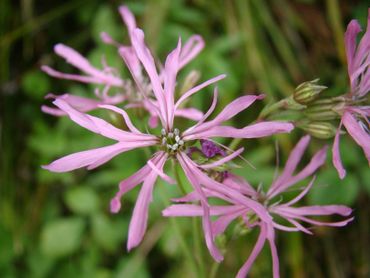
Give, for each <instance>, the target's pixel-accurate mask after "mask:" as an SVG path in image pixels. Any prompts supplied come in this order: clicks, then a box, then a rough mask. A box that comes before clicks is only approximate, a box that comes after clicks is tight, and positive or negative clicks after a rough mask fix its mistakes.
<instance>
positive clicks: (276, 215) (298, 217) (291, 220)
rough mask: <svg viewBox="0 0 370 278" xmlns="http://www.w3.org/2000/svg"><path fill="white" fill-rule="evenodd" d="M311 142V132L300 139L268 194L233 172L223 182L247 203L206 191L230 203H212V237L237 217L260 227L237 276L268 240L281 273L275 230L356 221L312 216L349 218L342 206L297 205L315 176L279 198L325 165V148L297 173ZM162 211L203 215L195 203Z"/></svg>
mask: <svg viewBox="0 0 370 278" xmlns="http://www.w3.org/2000/svg"><path fill="white" fill-rule="evenodd" d="M309 141H310V137H309V136H308V135H307V136H305V137H303V138H302V139H301V140H300V141H299V143H298V144H297V145H296V147H295V148H294V149H293V150H292V152H291V154H290V156H289V158H288V161H287V163H286V165H285V168H284V170H283V172H282V173H281V175H280V176H278V177H277V178H276V179H275V180H274V181H273V182H272V184H271V186H270V188H269V189H268V191H267V193H264V192H263V191H262V190H261V189H258V190H256V189H255V188H254V187H253V186H251V185H250V184H249V183H248V182H247V181H245V180H244V179H243V178H241V177H238V176H236V175H234V174H230V175H229V176H228V177H227V178H226V179H225V180H224V181H223V184H224V186H225V187H227V188H229V189H230V190H233V191H238V192H240V193H241V194H243V195H244V196H245V197H246V198H248V199H249V200H250V201H249V203H248V204H245V203H241V202H239V201H238V200H236V199H234V198H233V197H231V196H228V195H224V194H222V193H220V192H218V191H213V190H212V189H209V188H207V189H205V190H204V191H205V194H206V196H207V197H208V198H216V199H221V200H223V201H225V202H226V203H227V204H226V205H212V206H211V207H210V214H211V215H212V216H214V217H217V219H216V220H215V221H214V222H213V223H212V232H213V236H217V235H220V234H222V233H224V231H225V230H226V228H227V227H228V226H229V224H230V223H231V222H232V221H234V220H239V223H240V222H241V223H242V224H243V225H244V226H245V228H246V229H253V228H256V227H258V228H259V230H260V234H259V237H258V239H257V242H256V244H255V246H254V248H253V250H252V252H251V254H250V256H249V258H248V259H247V260H246V262H245V263H244V265H243V266H242V267H241V269H240V270H239V272H238V274H237V276H236V277H238V278H243V277H246V276H247V274H248V272H249V270H250V269H251V267H252V264H253V262H254V261H255V259H256V258H257V256H258V254H259V253H260V252H261V250H262V248H263V246H264V244H265V242H266V241H267V242H268V243H269V246H270V249H271V254H272V262H273V277H274V278H278V277H279V276H280V275H279V258H278V253H277V248H276V244H275V241H274V236H275V234H274V230H280V231H285V232H298V231H301V232H304V233H307V234H312V232H311V230H310V229H309V228H306V227H304V226H303V225H302V224H301V223H300V222H305V223H308V224H313V225H317V226H334V227H341V226H345V225H347V224H348V223H349V222H350V221H352V220H353V218H351V217H350V218H347V219H345V220H343V221H339V222H322V221H319V220H316V219H312V216H326V215H333V214H338V215H341V216H346V217H347V216H349V215H350V214H351V212H352V210H351V209H350V208H348V207H346V206H342V205H324V206H301V207H299V206H296V204H297V202H298V201H300V200H301V199H302V198H303V197H304V196H305V195H306V194H307V193H308V192H309V190H310V189H311V187H312V185H313V182H314V178H312V180H311V182H310V183H309V184H308V185H307V186H306V187H305V188H304V189H303V190H302V191H301V192H300V193H299V194H298V195H297V196H296V197H294V198H293V199H291V200H290V201H287V202H283V201H282V199H281V198H280V199H279V198H278V199H277V197H279V196H281V194H282V193H284V192H286V191H288V190H289V189H291V188H292V186H294V185H295V184H296V183H297V182H299V181H301V180H303V179H305V178H307V177H310V176H311V175H312V174H313V173H314V172H315V171H316V170H317V169H318V168H319V167H320V166H321V165H322V164H324V162H325V158H326V152H327V148H326V147H324V148H323V149H321V150H319V151H318V152H317V153H316V154H315V155H314V156H313V158H312V159H311V161H310V162H309V163H308V164H307V165H306V167H304V168H303V170H301V171H299V172H298V173H297V174H294V172H295V170H296V168H297V166H298V163H299V162H300V161H301V159H302V156H303V153H304V151H305V149H306V148H307V146H308V144H309ZM174 201H175V202H198V201H199V197H198V195H197V194H195V192H192V193H190V194H188V195H187V196H184V197H182V198H177V199H174ZM261 207H262V209H263V210H264V211H265V213H266V214H267V215H269V216H270V217H271V218H270V219H269V218H263V219H262V218H260V215H263V216H264V217H265V216H266V215H264V214H263V213H261V212H260V211H259V214H260V215H258V214H257V213H256V211H257V210H258V209H261ZM162 213H163V215H164V216H167V217H184V216H190V217H196V216H198V217H199V216H201V217H204V216H203V210H202V208H201V207H200V206H199V205H197V204H193V203H191V204H189V203H186V204H175V205H171V206H169V207H168V208H166V209H165V210H164V211H163V212H162ZM266 219H268V221H266ZM281 220H285V222H286V223H284V222H283V223H282V221H281ZM287 223H288V225H287Z"/></svg>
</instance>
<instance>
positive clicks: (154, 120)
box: [41, 6, 204, 128]
mask: <svg viewBox="0 0 370 278" xmlns="http://www.w3.org/2000/svg"><path fill="white" fill-rule="evenodd" d="M119 12H120V14H121V16H122V19H123V21H124V23H125V24H126V27H127V29H128V33H129V37H130V40H131V42H132V39H131V34H132V32H133V31H134V30H135V28H136V20H135V17H134V15H133V14H132V13H131V12H130V10H129V9H128V8H127V7H125V6H121V7H120V8H119ZM101 38H102V40H103V41H104V42H105V43H107V44H112V45H115V46H117V47H118V51H119V54H120V56H121V57H122V58H123V59H124V61H125V62H126V63H127V64H129V65H130V67H129V69H130V70H131V74H132V77H133V78H134V80H135V82H136V84H137V89H136V88H134V87H133V86H132V82H131V80H124V79H122V78H121V77H120V75H119V73H118V72H117V70H116V69H114V68H111V67H109V66H108V65H107V63H106V62H105V60H103V70H100V69H97V68H96V67H94V66H92V65H91V64H90V62H89V61H88V60H87V59H86V58H84V57H83V56H82V55H81V54H80V53H78V52H77V51H75V50H74V49H72V48H70V47H68V46H66V45H63V44H57V45H56V46H55V47H54V51H55V53H56V54H57V55H59V56H61V57H62V58H64V59H65V60H66V61H67V62H68V63H70V64H71V65H73V66H74V67H76V68H77V69H79V70H80V71H82V72H83V73H85V74H86V75H77V74H67V73H62V72H59V71H56V70H54V69H52V68H50V67H49V66H42V70H43V71H45V72H46V73H47V74H49V75H51V76H53V77H56V78H61V79H69V80H74V81H78V82H82V83H90V84H97V85H104V88H103V90H102V91H101V92H100V91H99V90H98V89H96V91H95V96H96V97H97V99H92V98H85V97H80V96H74V95H70V94H63V95H61V96H58V95H54V94H48V95H47V96H46V98H49V99H56V98H58V97H60V98H63V99H64V100H65V101H66V102H67V103H68V104H69V105H71V106H72V107H74V108H75V109H77V110H79V111H81V112H88V111H91V110H94V109H97V108H98V107H99V105H104V104H119V103H122V102H123V101H127V102H128V104H127V105H126V108H135V107H140V108H144V109H145V110H147V111H148V112H149V114H150V118H149V126H150V127H151V128H154V127H156V126H157V124H158V116H157V113H156V111H155V110H156V101H155V100H153V96H152V88H151V84H150V83H148V81H147V79H146V77H145V76H144V75H143V69H142V66H141V64H140V61H139V59H138V58H137V57H136V53H135V51H134V49H133V48H132V46H125V45H122V44H119V43H118V42H116V41H114V40H113V39H112V38H111V37H110V36H109V35H108V34H107V33H105V32H103V33H102V34H101ZM203 48H204V41H203V39H202V37H201V36H199V35H193V36H191V37H190V38H189V40H188V41H187V42H186V44H185V45H184V46H183V48H182V49H181V53H180V58H179V59H180V61H179V69H181V68H183V67H184V66H185V65H186V64H188V63H189V62H190V61H191V60H192V59H194V58H195V57H196V56H197V55H198V54H199V52H200V51H201V50H202V49H203ZM160 76H161V83H163V77H164V76H165V73H164V72H162V73H161V74H160ZM112 87H113V88H115V89H116V91H118V93H116V94H115V95H113V96H110V95H109V91H110V89H111V88H112ZM137 90H140V93H137ZM41 109H42V111H44V112H45V113H48V114H51V115H54V116H61V115H65V113H64V112H63V111H62V110H60V109H58V108H55V107H49V106H46V105H43V106H42V107H41ZM175 116H179V117H184V118H188V119H191V120H199V119H200V118H201V117H202V116H203V114H202V113H201V112H200V111H199V110H197V109H194V108H182V109H180V108H179V109H177V110H176V114H175Z"/></svg>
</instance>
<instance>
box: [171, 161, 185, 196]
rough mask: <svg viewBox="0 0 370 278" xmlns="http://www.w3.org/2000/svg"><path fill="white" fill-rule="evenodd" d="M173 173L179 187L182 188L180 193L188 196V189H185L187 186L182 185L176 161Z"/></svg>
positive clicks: (173, 164) (173, 162) (173, 163)
mask: <svg viewBox="0 0 370 278" xmlns="http://www.w3.org/2000/svg"><path fill="white" fill-rule="evenodd" d="M172 171H173V173H174V175H175V179H176V182H177V185H178V186H179V188H180V191H181V193H182V194H183V195H186V194H188V193H187V192H186V189H185V186H184V184H183V183H182V181H181V177H180V173H179V170H178V167H177V164H176V161H175V160H172Z"/></svg>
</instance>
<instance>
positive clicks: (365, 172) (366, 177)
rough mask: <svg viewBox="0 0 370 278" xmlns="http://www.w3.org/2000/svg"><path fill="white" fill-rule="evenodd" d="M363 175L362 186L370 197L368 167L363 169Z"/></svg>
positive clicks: (369, 173) (369, 172)
mask: <svg viewBox="0 0 370 278" xmlns="http://www.w3.org/2000/svg"><path fill="white" fill-rule="evenodd" d="M361 174H362V183H361V184H362V185H363V187H364V188H365V190H366V191H367V194H369V195H370V171H369V168H368V167H367V166H365V167H364V168H363V169H362V171H361Z"/></svg>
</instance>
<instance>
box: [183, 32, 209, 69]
mask: <svg viewBox="0 0 370 278" xmlns="http://www.w3.org/2000/svg"><path fill="white" fill-rule="evenodd" d="M203 48H204V40H203V38H202V37H201V36H199V35H193V36H191V37H190V38H189V39H188V41H187V42H186V43H185V44H184V46H183V48H182V50H181V53H180V65H179V68H183V67H184V66H185V65H186V64H188V63H189V62H190V61H191V60H193V59H194V58H195V56H197V55H198V54H199V52H200V51H201V50H202V49H203Z"/></svg>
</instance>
